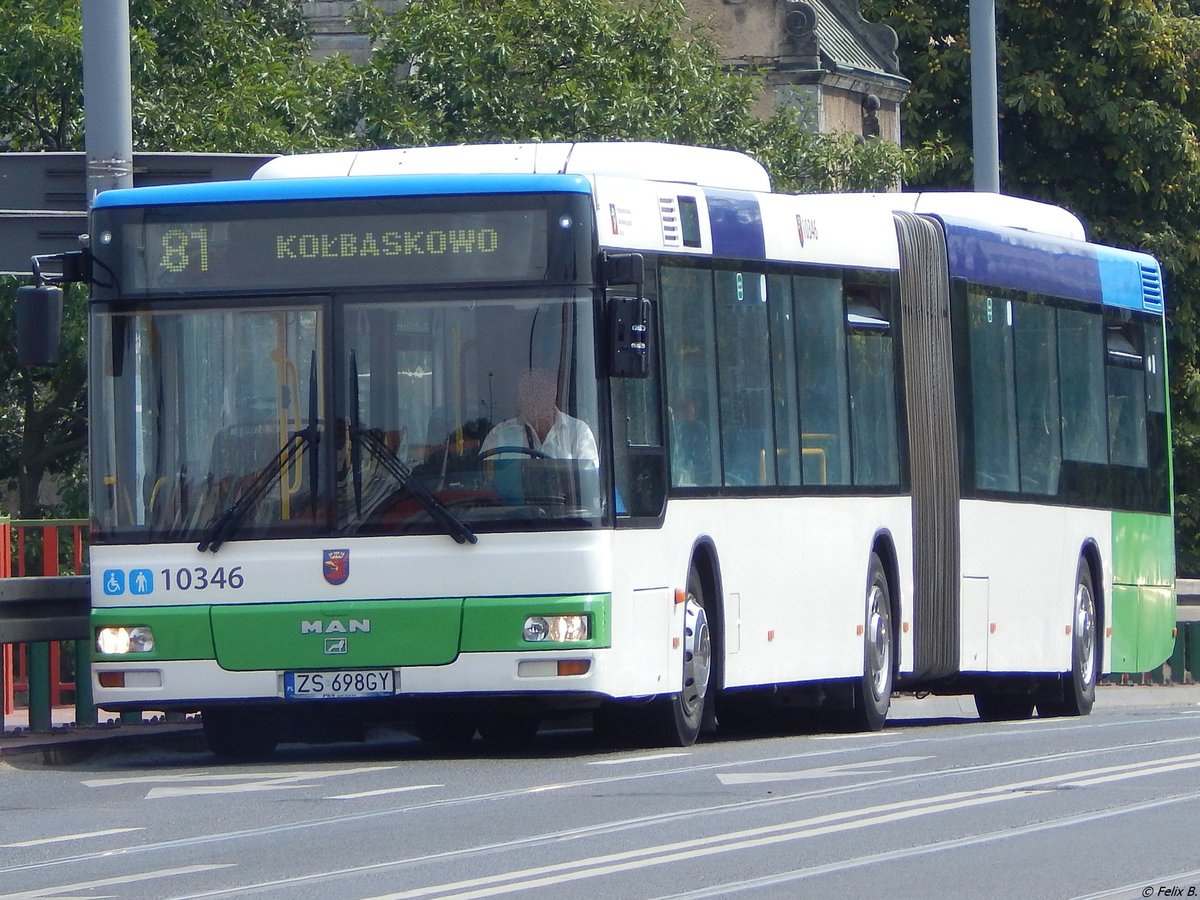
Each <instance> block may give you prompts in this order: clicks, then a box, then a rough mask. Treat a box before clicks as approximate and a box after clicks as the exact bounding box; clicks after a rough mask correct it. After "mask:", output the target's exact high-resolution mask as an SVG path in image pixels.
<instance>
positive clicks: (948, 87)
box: [862, 0, 1200, 573]
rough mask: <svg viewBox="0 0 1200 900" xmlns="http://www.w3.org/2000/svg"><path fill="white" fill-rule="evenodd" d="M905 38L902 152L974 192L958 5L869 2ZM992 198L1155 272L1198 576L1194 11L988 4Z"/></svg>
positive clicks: (1130, 4) (944, 183)
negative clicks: (1030, 206)
mask: <svg viewBox="0 0 1200 900" xmlns="http://www.w3.org/2000/svg"><path fill="white" fill-rule="evenodd" d="M862 7H863V11H864V14H865V15H866V16H868V17H869V18H875V19H878V20H879V21H883V22H886V23H888V24H890V25H891V26H892V27H893V28H895V29H896V31H897V33H898V34H899V35H900V61H901V68H902V70H903V71H904V73H905V75H906V76H907V77H909V78H910V79H911V80H912V82H913V90H912V93H911V94H910V95H909V98H908V101H907V104H906V107H905V115H904V128H905V134H906V136H907V139H909V140H914V141H917V142H923V141H938V142H940V143H942V144H944V145H945V146H947V147H948V148H949V149H950V152H949V154H948V155H947V156H946V157H945V158H944V159H943V160H940V161H939V163H938V164H937V165H936V166H935V167H934V168H933V169H932V170H931V171H929V172H928V173H926V174H925V176H924V181H923V183H924V184H925V185H928V186H933V187H943V188H944V187H962V186H965V185H968V184H969V183H970V178H971V170H972V155H971V122H970V115H971V102H970V71H969V69H970V39H969V33H968V31H969V30H968V22H967V12H968V11H967V4H965V3H963V2H961V0H913V2H906V3H895V2H890V0H864V2H863V4H862ZM997 10H998V19H997V33H998V36H999V47H998V51H999V57H998V64H999V83H1000V91H999V94H1000V96H999V105H1000V115H1001V121H1000V161H1001V184H1002V186H1003V189H1004V191H1005V193H1009V194H1016V195H1022V196H1027V197H1033V198H1036V199H1039V200H1046V201H1049V202H1052V203H1057V204H1060V205H1062V206H1066V207H1068V208H1069V209H1071V210H1073V211H1074V212H1076V213H1077V214H1079V215H1080V217H1081V218H1082V219H1083V220H1084V221H1085V222H1086V223H1087V225H1088V226H1089V229H1090V233H1091V236H1092V238H1093V240H1097V241H1101V242H1103V243H1111V244H1115V245H1118V246H1124V247H1131V248H1136V249H1140V250H1145V251H1147V252H1149V253H1152V254H1154V255H1155V256H1157V257H1158V258H1159V260H1160V261H1161V262H1162V264H1163V268H1164V270H1165V272H1166V276H1167V278H1166V281H1167V284H1166V286H1167V291H1168V293H1167V300H1168V307H1169V324H1168V330H1169V334H1170V356H1171V362H1172V364H1171V381H1172V407H1173V411H1174V419H1175V423H1174V424H1175V453H1176V460H1175V478H1176V503H1177V512H1178V522H1177V537H1178V549H1179V568H1180V571H1185V572H1191V573H1200V360H1198V351H1200V140H1198V139H1197V127H1198V125H1200V91H1196V90H1194V89H1193V83H1194V80H1195V73H1196V72H1197V71H1198V69H1200V17H1198V16H1197V13H1198V12H1200V4H1197V3H1194V2H1193V3H1188V2H1171V0H1157V2H1155V0H1057V2H1051V0H1020V2H1014V3H1003V4H997Z"/></svg>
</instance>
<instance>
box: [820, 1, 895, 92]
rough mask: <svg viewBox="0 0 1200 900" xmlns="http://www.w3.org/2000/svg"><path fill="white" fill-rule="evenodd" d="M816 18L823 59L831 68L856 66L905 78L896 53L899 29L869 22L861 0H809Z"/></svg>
mask: <svg viewBox="0 0 1200 900" xmlns="http://www.w3.org/2000/svg"><path fill="white" fill-rule="evenodd" d="M805 2H806V3H807V5H808V6H810V7H811V8H812V11H813V12H814V13H815V18H816V27H815V31H816V38H817V41H818V45H819V48H820V54H821V57H822V62H823V63H824V62H828V63H831V64H832V65H831V68H834V69H838V68H842V69H855V70H858V71H861V72H870V73H875V74H879V75H887V76H889V77H891V78H902V77H903V76H902V75H901V73H900V61H899V58H898V57H897V55H896V46H897V42H896V32H894V31H893V30H892V29H891V28H889V27H888V26H887V25H880V24H877V23H873V22H867V21H866V20H865V19H863V17H862V13H861V12H860V10H859V3H858V0H805Z"/></svg>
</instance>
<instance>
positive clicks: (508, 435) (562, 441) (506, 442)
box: [479, 409, 600, 466]
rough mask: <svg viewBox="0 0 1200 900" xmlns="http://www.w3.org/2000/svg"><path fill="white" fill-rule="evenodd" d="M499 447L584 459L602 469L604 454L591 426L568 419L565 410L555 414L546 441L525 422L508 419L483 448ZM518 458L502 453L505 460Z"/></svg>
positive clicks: (560, 457) (554, 456) (555, 457)
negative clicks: (601, 460) (539, 438)
mask: <svg viewBox="0 0 1200 900" xmlns="http://www.w3.org/2000/svg"><path fill="white" fill-rule="evenodd" d="M495 447H528V448H529V449H530V450H540V451H541V452H542V453H545V454H546V455H547V456H549V457H552V458H554V459H581V460H585V461H586V462H590V463H591V464H592V465H594V466H598V465H600V453H599V452H598V451H597V450H596V437H595V435H593V434H592V429H591V428H589V427H588V424H587V422H584V421H583V420H582V419H576V418H575V417H574V416H568V415H567V414H566V413H565V412H563V411H562V410H561V409H556V410H555V411H554V424H552V425H551V426H550V430H549V431H548V432H546V439H545V440H543V441H539V440H538V436H537V433H536V432H535V431H534V430H533V428H532V427H531V426H530V425H529V424H528V423H527V422H525V420H524V419H505V420H504V421H503V422H501V423H500V424H499V425H497V426H496V427H495V428H493V429H492V430H491V431H489V432H488V435H487V437H485V438H484V439H483V445H482V446H481V447H480V448H479V452H480V453H484V452H486V451H488V450H491V449H493V448H495ZM517 455H518V454H515V453H513V454H508V453H501V454H499V456H501V457H514V456H517Z"/></svg>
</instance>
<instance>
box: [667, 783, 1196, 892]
mask: <svg viewBox="0 0 1200 900" xmlns="http://www.w3.org/2000/svg"><path fill="white" fill-rule="evenodd" d="M1196 799H1200V793H1195V794H1187V795H1185V796H1179V797H1166V798H1163V799H1160V800H1149V801H1146V802H1143V803H1133V804H1130V805H1127V806H1121V807H1115V808H1112V809H1104V810H1096V811H1095V812H1089V813H1082V814H1080V815H1074V816H1067V817H1065V818H1062V819H1051V820H1049V821H1045V822H1035V823H1032V824H1029V825H1018V826H1015V827H1012V828H1005V829H1002V830H1000V831H991V832H987V833H985V834H977V835H971V836H970V837H963V838H954V839H952V840H948V841H939V842H937V843H934V844H921V845H919V846H914V847H902V848H900V849H898V850H889V851H887V852H886V853H873V854H871V855H870V856H860V857H856V858H854V859H848V860H842V861H840V862H835V863H827V864H825V865H822V866H812V867H810V868H807V869H797V870H794V871H791V872H782V873H779V874H776V875H766V876H763V877H761V878H754V879H750V880H747V881H737V882H727V883H725V884H718V885H712V886H711V887H706V888H700V889H698V890H695V891H687V892H685V893H682V894H671V895H670V896H669V897H662V898H660V900H703V898H707V897H727V896H729V895H730V894H733V893H738V892H741V891H753V890H760V889H762V888H769V887H778V886H780V885H784V884H789V883H791V882H793V881H802V880H804V879H806V878H815V877H818V876H821V875H834V874H839V873H841V872H845V871H847V870H849V869H858V868H863V867H865V866H872V865H878V864H879V863H887V862H894V861H897V860H908V859H911V858H913V857H915V856H924V855H926V854H929V853H939V852H942V851H945V850H959V849H962V848H965V847H972V846H976V845H978V844H984V843H990V842H992V841H1002V840H1004V839H1006V838H1011V837H1023V836H1025V835H1029V834H1035V833H1037V832H1040V831H1048V830H1050V829H1055V828H1070V827H1072V826H1074V825H1085V824H1090V823H1092V822H1095V821H1098V820H1102V819H1111V818H1115V817H1117V816H1124V815H1129V814H1131V813H1139V812H1146V811H1148V810H1153V809H1159V808H1161V807H1164V806H1174V805H1176V804H1179V803H1187V802H1189V801H1192V800H1196ZM1194 875H1200V869H1197V870H1195V871H1193V872H1185V873H1183V874H1181V875H1178V876H1171V877H1169V878H1165V879H1157V880H1156V879H1153V878H1150V879H1147V880H1145V881H1139V882H1137V883H1136V884H1132V885H1128V886H1126V887H1123V888H1116V889H1115V890H1112V891H1103V892H1101V893H1098V894H1089V895H1088V896H1086V897H1076V898H1074V900H1116V898H1128V897H1131V896H1134V892H1137V893H1138V895H1140V892H1141V890H1142V889H1143V888H1145V887H1146V885H1147V884H1172V883H1178V882H1179V881H1182V880H1184V879H1187V878H1190V877H1192V876H1194Z"/></svg>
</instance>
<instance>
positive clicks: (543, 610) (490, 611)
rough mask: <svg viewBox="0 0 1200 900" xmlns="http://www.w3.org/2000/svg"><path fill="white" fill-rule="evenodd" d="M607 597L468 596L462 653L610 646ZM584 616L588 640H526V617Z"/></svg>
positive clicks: (599, 595)
mask: <svg viewBox="0 0 1200 900" xmlns="http://www.w3.org/2000/svg"><path fill="white" fill-rule="evenodd" d="M611 608H612V595H611V594H577V595H573V596H565V597H468V598H467V601H466V606H465V609H464V613H463V636H462V651H463V653H480V652H486V651H506V650H507V651H513V650H563V649H577V648H598V647H610V646H612V624H611V616H610V612H611ZM579 615H583V616H587V617H588V620H589V621H588V639H587V640H586V641H573V642H570V643H557V642H553V641H527V640H525V639H524V638H523V637H522V630H523V629H524V627H525V620H526V619H528V618H529V617H530V616H542V617H543V618H545V617H548V616H579Z"/></svg>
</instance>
